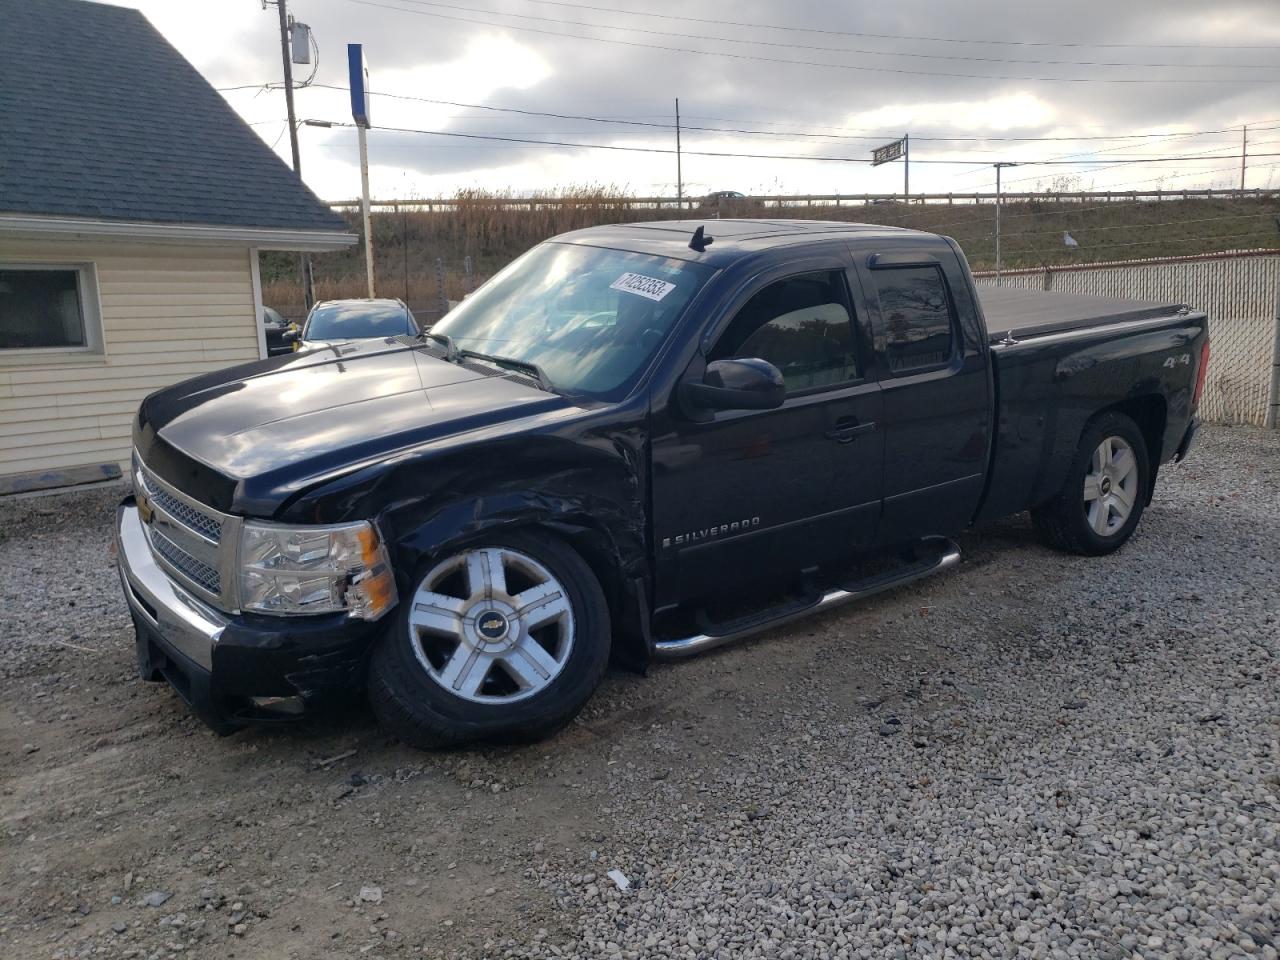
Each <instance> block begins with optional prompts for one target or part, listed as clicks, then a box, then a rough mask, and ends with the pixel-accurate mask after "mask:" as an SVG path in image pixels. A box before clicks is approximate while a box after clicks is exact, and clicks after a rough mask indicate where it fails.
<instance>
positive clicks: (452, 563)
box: [407, 547, 574, 704]
mask: <svg viewBox="0 0 1280 960" xmlns="http://www.w3.org/2000/svg"><path fill="white" fill-rule="evenodd" d="M411 603H412V606H411V607H410V609H409V611H408V616H407V622H408V628H409V642H410V644H411V646H412V647H413V652H414V655H415V656H416V657H417V659H418V662H419V663H420V664H421V665H422V668H423V669H424V670H425V671H426V672H427V675H428V676H429V677H431V679H432V680H434V681H435V682H436V683H438V684H440V686H442V687H444V689H446V690H448V691H449V692H450V693H451V694H453V695H454V696H455V697H459V698H461V699H463V700H468V701H471V702H472V703H487V704H500V703H511V702H514V701H516V700H523V699H525V698H526V697H530V696H533V695H534V694H536V693H538V692H539V691H541V690H543V689H545V688H546V687H547V686H548V685H549V684H550V683H551V682H552V681H553V680H555V678H556V677H557V676H559V675H560V672H561V671H562V670H563V669H564V665H565V663H566V662H567V661H568V659H569V653H570V651H571V650H572V649H573V641H574V624H573V610H572V608H571V606H570V603H569V594H568V592H567V591H566V590H565V588H564V586H563V585H562V584H561V583H560V582H559V581H558V580H557V579H556V578H555V577H554V576H553V575H552V574H551V571H550V570H548V569H547V568H546V567H545V566H543V565H542V564H541V563H539V562H538V561H537V560H534V559H533V558H532V557H530V556H527V555H526V554H523V553H519V552H517V551H515V550H510V549H507V548H505V547H483V548H479V549H474V550H467V551H464V552H463V553H459V554H456V555H455V556H452V557H450V558H449V559H448V560H445V561H443V562H442V563H439V564H437V565H436V566H435V567H433V568H432V569H431V570H430V571H429V572H428V573H427V575H426V576H425V577H423V578H422V581H421V583H419V584H418V589H417V591H416V592H415V593H414V595H413V599H412V601H411Z"/></svg>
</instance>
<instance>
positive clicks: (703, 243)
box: [689, 226, 716, 253]
mask: <svg viewBox="0 0 1280 960" xmlns="http://www.w3.org/2000/svg"><path fill="white" fill-rule="evenodd" d="M715 242H716V238H715V237H708V236H706V234H705V233H704V232H703V227H701V226H699V227H698V229H697V230H695V231H693V239H692V240H690V241H689V249H690V250H695V251H697V252H698V253H702V252H703V251H704V250H706V249H707V247H709V246H711V244H713V243H715Z"/></svg>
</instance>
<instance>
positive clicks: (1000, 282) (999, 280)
mask: <svg viewBox="0 0 1280 960" xmlns="http://www.w3.org/2000/svg"><path fill="white" fill-rule="evenodd" d="M1016 166H1017V164H1016V163H1004V162H999V163H996V165H995V167H996V286H997V287H1003V286H1004V278H1003V277H1001V275H1000V273H1001V270H1002V268H1003V263H1002V262H1001V259H1000V205H1001V204H1000V171H1001V170H1003V169H1004V168H1005V167H1016Z"/></svg>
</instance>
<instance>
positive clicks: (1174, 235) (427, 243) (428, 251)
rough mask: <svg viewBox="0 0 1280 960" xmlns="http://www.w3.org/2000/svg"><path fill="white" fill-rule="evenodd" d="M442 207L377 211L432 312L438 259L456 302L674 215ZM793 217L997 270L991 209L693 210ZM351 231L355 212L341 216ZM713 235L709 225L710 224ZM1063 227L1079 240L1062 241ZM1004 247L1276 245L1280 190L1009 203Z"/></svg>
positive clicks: (336, 258)
mask: <svg viewBox="0 0 1280 960" xmlns="http://www.w3.org/2000/svg"><path fill="white" fill-rule="evenodd" d="M458 199H459V201H460V202H458V203H457V205H456V206H453V207H451V208H449V209H445V210H436V211H432V212H426V211H418V210H415V211H413V212H386V213H382V212H379V213H375V214H374V216H373V237H374V251H375V268H376V272H375V276H376V282H377V292H378V293H379V295H385V296H398V297H401V298H403V299H405V300H407V301H408V302H409V304H410V305H411V306H412V307H413V308H414V310H415V312H417V313H419V314H420V315H421V316H423V317H424V318H429V317H430V316H431V315H432V312H433V311H434V310H435V309H436V305H437V303H438V300H439V297H438V286H437V282H436V266H435V261H436V258H437V257H439V258H441V259H442V260H443V261H444V273H445V290H446V294H447V296H448V297H450V298H452V299H458V298H459V297H461V296H462V295H463V293H465V292H466V289H467V278H466V276H465V274H464V272H463V261H464V258H465V257H467V256H470V257H472V259H473V262H474V268H475V276H476V278H477V279H483V278H484V277H487V276H490V275H491V274H493V273H494V272H496V271H497V270H499V269H501V267H502V266H503V265H505V264H506V263H508V262H509V261H510V260H511V259H513V258H514V257H516V256H517V255H519V254H520V253H522V252H523V251H525V250H527V249H528V248H529V247H531V246H533V245H534V244H536V243H538V242H540V241H542V240H544V239H546V238H547V237H551V236H554V235H556V234H557V233H563V232H564V231H566V230H575V229H577V228H579V227H586V226H593V225H596V224H601V223H617V222H628V221H638V220H662V219H671V218H673V217H675V216H678V215H679V214H678V213H677V212H676V211H673V210H670V209H665V210H655V209H636V208H629V207H628V206H627V205H626V203H625V198H623V197H621V196H619V195H613V194H609V193H606V192H599V191H578V192H574V193H572V194H571V195H569V196H568V197H567V198H565V199H564V200H561V201H559V202H549V203H546V204H543V205H539V206H536V207H535V208H534V209H516V208H511V207H500V206H497V205H495V204H494V203H493V202H492V198H490V197H487V196H485V195H477V194H468V195H464V196H461V197H459V198H458ZM717 212H718V213H719V214H720V215H721V216H723V217H790V218H798V219H806V220H843V221H855V222H863V223H883V224H891V225H893V226H902V227H911V228H915V229H919V230H928V231H931V232H935V233H943V234H946V235H948V236H951V237H954V238H955V239H956V240H957V241H958V242H959V243H960V245H961V247H962V248H963V249H964V251H965V253H966V255H967V256H968V258H969V262H970V264H971V265H972V267H973V268H974V269H975V270H983V269H990V268H992V267H993V266H994V265H995V207H994V205H992V204H981V205H974V204H960V203H957V204H954V205H953V204H940V203H931V204H903V203H878V204H873V205H864V204H861V203H858V204H852V205H851V204H843V205H840V206H786V207H780V206H777V205H773V204H765V203H761V202H755V201H735V202H733V203H732V204H726V205H723V206H722V207H721V208H720V210H719V211H716V210H707V209H703V210H697V211H694V212H692V213H688V214H685V216H689V217H695V218H697V217H705V218H714V217H715V214H716V213H717ZM347 216H348V217H349V219H350V221H351V223H352V230H353V231H354V232H359V225H360V218H359V215H358V214H356V213H350V214H347ZM713 232H714V231H713ZM1064 232H1068V233H1070V234H1071V236H1072V237H1073V238H1074V239H1075V240H1076V242H1077V243H1078V244H1079V246H1078V247H1076V248H1074V249H1073V248H1070V247H1068V246H1066V245H1065V243H1064V240H1063V234H1064ZM1001 247H1002V252H1003V261H1004V266H1005V267H1006V268H1007V269H1015V268H1018V267H1036V266H1045V265H1054V264H1061V263H1090V262H1096V261H1100V260H1129V259H1137V258H1145V257H1164V256H1177V255H1182V254H1194V253H1210V252H1215V251H1221V250H1232V249H1244V248H1252V247H1280V196H1277V197H1269V198H1247V199H1213V200H1207V199H1187V200H1182V199H1179V200H1161V201H1142V202H1133V201H1127V200H1115V201H1111V202H1089V201H1085V202H1065V203H1064V202H1061V201H1058V200H1055V199H1054V198H1053V197H1052V196H1051V195H1046V197H1045V199H1044V200H1034V201H1022V202H1015V203H1006V204H1004V205H1003V208H1002V210H1001ZM297 263H298V261H297V258H296V257H294V256H291V255H288V254H264V255H263V298H264V300H265V302H266V303H267V304H268V305H269V306H274V307H276V308H277V309H279V310H281V311H282V312H283V313H284V314H285V315H286V316H290V317H300V316H301V315H302V313H303V306H302V293H301V288H300V286H299V285H298V282H297V272H298V270H297ZM314 264H315V267H314V269H315V276H316V292H317V296H318V297H320V298H321V299H328V298H333V297H343V296H362V295H363V294H364V256H363V247H362V246H357V247H355V248H353V249H351V250H345V251H342V252H340V253H330V254H322V255H319V256H317V257H315V259H314Z"/></svg>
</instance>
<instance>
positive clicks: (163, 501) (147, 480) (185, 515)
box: [140, 467, 222, 543]
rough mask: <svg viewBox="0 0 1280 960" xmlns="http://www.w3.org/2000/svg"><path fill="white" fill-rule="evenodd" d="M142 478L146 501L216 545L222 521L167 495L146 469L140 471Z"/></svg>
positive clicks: (220, 532) (220, 533)
mask: <svg viewBox="0 0 1280 960" xmlns="http://www.w3.org/2000/svg"><path fill="white" fill-rule="evenodd" d="M140 473H141V476H142V485H143V487H144V488H145V489H146V494H147V499H148V500H150V501H151V502H152V504H154V505H155V506H157V507H159V508H160V509H161V510H163V511H164V512H165V513H167V514H169V516H171V517H173V518H174V519H175V520H177V521H179V522H180V523H182V524H183V525H184V526H186V527H188V528H189V529H191V530H194V531H195V532H196V533H198V534H200V535H201V536H202V537H204V538H205V539H206V540H211V541H213V542H214V543H217V542H218V540H219V539H220V538H221V536H222V521H221V520H219V519H218V518H217V517H213V516H210V515H209V514H207V513H205V512H203V511H202V510H197V509H196V508H195V507H193V506H190V505H189V504H186V503H183V502H182V501H181V500H179V499H178V498H177V497H175V496H174V495H173V494H171V493H168V492H167V491H165V490H164V489H163V488H162V487H160V486H159V485H158V484H157V483H156V482H155V480H154V478H153V477H151V476H150V475H149V471H148V470H147V469H146V467H143V468H142V470H141V471H140Z"/></svg>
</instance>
